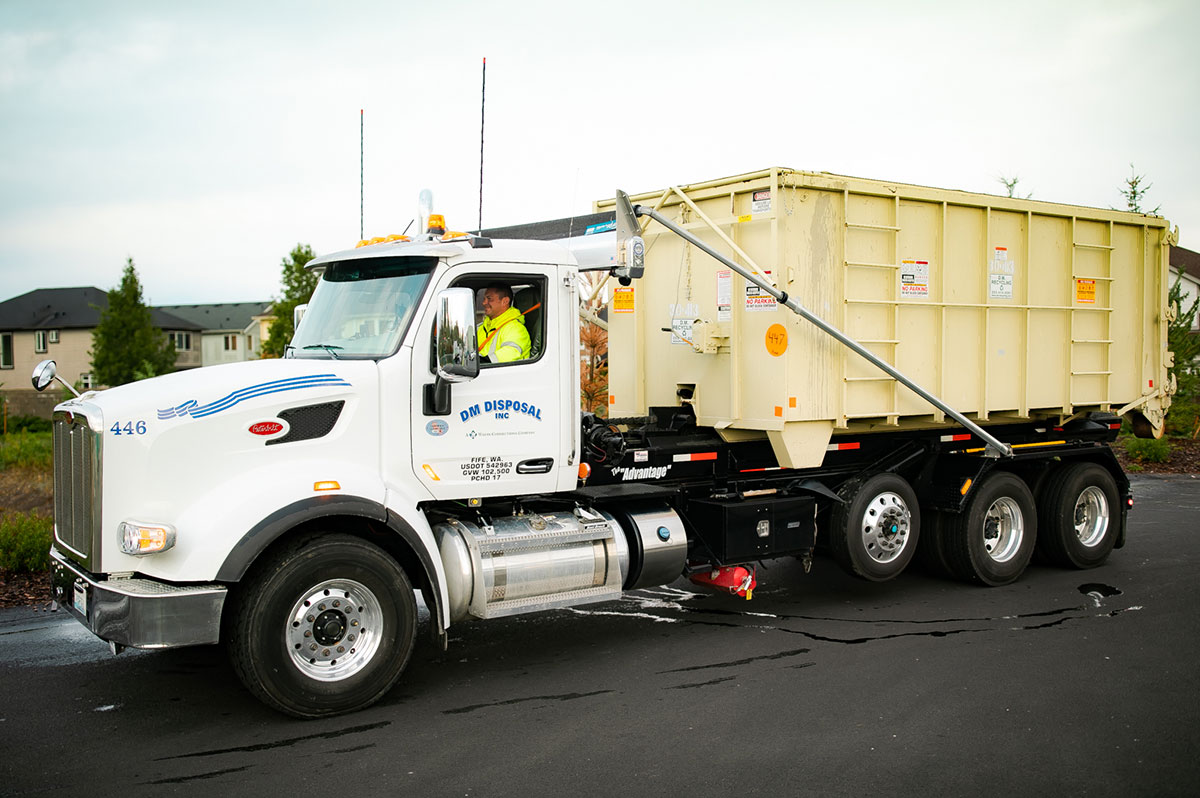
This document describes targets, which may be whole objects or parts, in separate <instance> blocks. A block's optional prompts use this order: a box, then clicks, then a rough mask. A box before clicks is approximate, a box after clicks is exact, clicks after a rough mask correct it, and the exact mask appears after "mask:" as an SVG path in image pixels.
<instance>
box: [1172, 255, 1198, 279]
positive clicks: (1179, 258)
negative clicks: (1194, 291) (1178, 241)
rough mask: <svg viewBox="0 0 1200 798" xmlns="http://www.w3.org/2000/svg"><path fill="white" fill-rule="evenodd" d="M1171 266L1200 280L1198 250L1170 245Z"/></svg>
mask: <svg viewBox="0 0 1200 798" xmlns="http://www.w3.org/2000/svg"><path fill="white" fill-rule="evenodd" d="M1171 268H1173V269H1179V270H1180V271H1182V272H1186V273H1187V274H1189V275H1191V276H1192V277H1195V278H1196V279H1197V280H1200V252H1192V251H1191V250H1190V249H1184V248H1183V247H1171Z"/></svg>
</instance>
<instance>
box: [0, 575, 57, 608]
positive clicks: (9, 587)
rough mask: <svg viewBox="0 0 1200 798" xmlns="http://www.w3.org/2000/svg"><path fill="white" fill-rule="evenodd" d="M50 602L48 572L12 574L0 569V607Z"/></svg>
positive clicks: (29, 605)
mask: <svg viewBox="0 0 1200 798" xmlns="http://www.w3.org/2000/svg"><path fill="white" fill-rule="evenodd" d="M49 604H50V572H49V571H43V572H42V573H40V574H13V573H9V572H7V571H0V609H6V608H8V607H32V606H41V605H49Z"/></svg>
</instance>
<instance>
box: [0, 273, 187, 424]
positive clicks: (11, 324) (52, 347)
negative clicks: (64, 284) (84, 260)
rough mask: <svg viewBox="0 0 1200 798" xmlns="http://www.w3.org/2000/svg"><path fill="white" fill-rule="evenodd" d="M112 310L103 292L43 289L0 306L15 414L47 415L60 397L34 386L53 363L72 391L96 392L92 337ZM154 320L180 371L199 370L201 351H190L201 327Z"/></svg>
mask: <svg viewBox="0 0 1200 798" xmlns="http://www.w3.org/2000/svg"><path fill="white" fill-rule="evenodd" d="M107 307H108V293H107V292H105V291H101V290H100V289H99V288H93V287H84V288H39V289H37V290H35V291H30V292H29V293H27V294H22V295H21V296H18V297H14V298H12V299H9V300H7V301H5V302H0V383H3V388H2V390H3V393H4V395H5V397H6V398H7V399H8V401H9V403H10V407H9V412H10V413H13V414H24V413H30V414H35V413H36V414H38V415H46V414H47V413H48V410H47V407H46V406H47V404H49V406H51V407H52V406H53V403H54V401H57V393H56V392H51V391H47V392H46V394H45V395H42V396H44V397H46V398H40V399H39V398H37V397H38V396H39V394H37V393H36V392H35V391H34V390H33V388H32V386H31V385H30V375H31V374H32V373H33V367H34V366H36V365H37V364H38V363H39V362H40V361H42V360H46V359H48V358H52V359H54V360H55V361H56V363H57V365H58V374H59V376H60V377H62V379H63V380H64V381H66V382H68V383H71V384H72V385H80V386H81V387H82V388H84V389H88V388H92V387H96V386H95V385H94V380H93V376H92V355H91V352H92V332H93V331H94V330H95V329H96V326H97V325H98V324H99V323H100V311H101V310H102V309H104V308H107ZM150 317H151V320H152V321H153V323H154V325H155V326H156V327H159V328H161V329H162V330H163V331H164V332H166V334H167V335H169V336H171V337H172V338H173V339H174V340H175V345H176V359H175V367H176V368H179V369H187V368H196V367H198V366H199V365H200V351H199V348H198V347H193V346H192V345H191V339H192V337H193V336H195V337H196V338H199V336H200V333H201V331H202V329H203V328H202V327H201V326H200V325H198V324H196V323H194V322H191V321H188V320H186V319H182V318H180V317H178V316H175V315H173V314H171V313H167V312H164V311H162V310H159V309H157V308H151V309H150Z"/></svg>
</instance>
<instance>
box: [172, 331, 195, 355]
mask: <svg viewBox="0 0 1200 798" xmlns="http://www.w3.org/2000/svg"><path fill="white" fill-rule="evenodd" d="M169 335H170V336H171V340H173V341H174V342H175V351H176V352H190V351H192V334H191V333H185V332H177V333H169Z"/></svg>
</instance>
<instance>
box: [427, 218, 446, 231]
mask: <svg viewBox="0 0 1200 798" xmlns="http://www.w3.org/2000/svg"><path fill="white" fill-rule="evenodd" d="M428 225H429V226H428V228H426V230H425V232H426V233H429V234H430V235H435V236H441V235H445V234H446V217H445V216H442V215H441V214H440V213H431V214H429V222H428Z"/></svg>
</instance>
